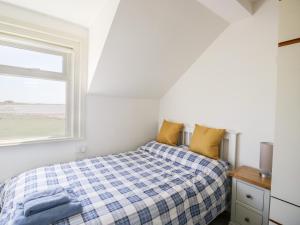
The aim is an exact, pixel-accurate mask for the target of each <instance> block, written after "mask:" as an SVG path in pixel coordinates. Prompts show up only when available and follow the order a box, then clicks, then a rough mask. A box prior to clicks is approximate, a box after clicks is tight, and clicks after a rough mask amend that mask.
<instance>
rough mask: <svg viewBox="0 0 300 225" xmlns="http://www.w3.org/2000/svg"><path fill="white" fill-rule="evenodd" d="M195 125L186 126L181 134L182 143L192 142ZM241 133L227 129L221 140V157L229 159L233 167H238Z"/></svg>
mask: <svg viewBox="0 0 300 225" xmlns="http://www.w3.org/2000/svg"><path fill="white" fill-rule="evenodd" d="M193 131H194V127H188V126H186V127H185V128H184V130H183V131H182V134H181V140H180V144H181V145H186V146H188V145H189V144H190V141H191V138H192V134H193ZM238 135H239V133H238V132H235V131H230V130H226V132H225V136H224V138H223V140H222V142H221V145H220V150H221V159H223V160H226V161H228V162H229V163H230V164H231V166H232V169H234V168H235V167H236V154H237V137H238Z"/></svg>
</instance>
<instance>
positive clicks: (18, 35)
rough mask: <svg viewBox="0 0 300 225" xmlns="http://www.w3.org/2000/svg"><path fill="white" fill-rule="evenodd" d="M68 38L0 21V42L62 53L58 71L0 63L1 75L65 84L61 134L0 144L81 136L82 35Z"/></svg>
mask: <svg viewBox="0 0 300 225" xmlns="http://www.w3.org/2000/svg"><path fill="white" fill-rule="evenodd" d="M72 38H73V39H72ZM72 38H71V39H70V37H69V36H68V38H66V37H64V36H60V35H59V36H58V35H56V34H55V35H54V34H49V33H45V32H41V31H38V30H33V29H28V28H27V27H26V28H24V27H20V26H16V25H14V24H7V23H4V22H3V21H0V44H1V45H5V46H10V47H15V48H19V49H25V50H32V51H36V52H40V53H46V54H53V55H58V56H62V57H63V65H62V66H63V70H62V72H61V73H59V72H53V71H46V70H40V69H37V68H23V67H17V66H8V65H0V74H1V75H4V76H5V75H6V76H19V77H25V78H26V77H27V78H36V79H43V80H56V81H64V82H65V84H66V114H65V115H66V118H65V120H66V122H65V126H66V127H65V128H66V133H65V136H64V137H53V138H45V139H43V138H41V137H36V138H30V139H29V138H24V139H14V140H7V141H2V142H0V146H10V145H21V144H31V143H44V142H45V143H47V142H54V141H66V140H82V139H84V136H85V130H84V128H85V126H84V121H85V120H84V115H85V108H84V105H85V92H86V79H85V77H86V76H83V71H85V69H84V68H86V66H85V65H84V64H85V61H84V60H83V58H82V54H81V53H82V52H83V51H84V50H85V49H84V48H83V45H84V43H83V40H82V39H80V38H78V37H76V36H74V37H72ZM85 72H86V71H85ZM20 74H22V75H20Z"/></svg>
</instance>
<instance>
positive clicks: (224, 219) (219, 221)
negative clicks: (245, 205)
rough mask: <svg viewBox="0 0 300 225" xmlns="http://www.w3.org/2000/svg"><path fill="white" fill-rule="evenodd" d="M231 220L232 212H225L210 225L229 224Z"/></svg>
mask: <svg viewBox="0 0 300 225" xmlns="http://www.w3.org/2000/svg"><path fill="white" fill-rule="evenodd" d="M229 220H230V214H229V213H228V212H224V213H222V214H221V215H219V216H218V217H217V218H216V219H215V220H214V221H213V222H211V223H210V225H228V224H229Z"/></svg>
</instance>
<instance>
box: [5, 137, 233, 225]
mask: <svg viewBox="0 0 300 225" xmlns="http://www.w3.org/2000/svg"><path fill="white" fill-rule="evenodd" d="M227 169H228V165H227V164H226V163H225V162H223V161H217V160H212V159H209V158H206V157H204V156H201V155H198V154H195V153H193V152H190V151H187V150H186V149H184V148H180V147H171V146H169V145H164V144H160V143H157V142H155V141H152V142H149V143H147V144H146V145H144V146H141V147H140V148H139V149H137V150H136V151H132V152H127V153H121V154H117V155H109V156H103V157H96V158H90V159H85V160H82V161H75V162H70V163H64V164H56V165H52V166H47V167H41V168H38V169H34V170H30V171H28V172H25V173H22V174H20V175H18V176H16V177H13V178H11V179H10V180H8V181H7V182H6V184H5V186H4V187H3V189H2V191H0V192H1V195H0V206H1V208H2V211H1V216H0V225H10V224H11V221H12V220H11V218H12V216H13V214H14V211H15V209H16V205H17V203H19V202H22V200H23V198H24V196H26V195H28V194H29V193H32V192H36V191H42V190H45V189H47V188H52V187H55V186H63V187H71V188H73V190H74V191H75V192H76V193H77V194H78V197H79V200H80V201H81V203H82V205H83V212H82V213H81V214H79V215H75V216H73V217H70V218H67V219H64V220H61V221H58V222H57V223H56V224H55V225H81V224H86V225H101V224H117V225H121V224H122V225H123V224H124V225H127V224H128V225H133V224H158V225H159V224H170V225H173V224H201V225H206V224H208V223H210V222H211V221H212V220H213V219H214V218H215V217H216V216H217V215H218V214H220V213H221V212H222V211H224V209H225V208H226V195H227V193H228V186H229V185H228V179H227V177H226V170H227Z"/></svg>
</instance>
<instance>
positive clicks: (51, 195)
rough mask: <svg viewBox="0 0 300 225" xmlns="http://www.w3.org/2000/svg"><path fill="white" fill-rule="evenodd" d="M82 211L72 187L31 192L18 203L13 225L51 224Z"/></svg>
mask: <svg viewBox="0 0 300 225" xmlns="http://www.w3.org/2000/svg"><path fill="white" fill-rule="evenodd" d="M65 197H67V198H65ZM66 199H67V201H66ZM64 201H65V203H62V202H64ZM39 207H40V208H39ZM25 211H26V212H27V214H28V216H26V215H25ZM81 212H82V206H81V203H80V201H78V200H77V195H76V194H75V193H74V191H73V190H72V189H68V188H67V189H63V188H56V189H51V190H47V191H43V192H36V193H33V194H30V195H28V196H27V197H26V198H25V199H24V202H23V203H19V204H17V209H16V211H15V214H14V216H13V225H49V224H52V223H55V222H57V221H59V220H61V219H64V218H67V217H70V216H73V215H76V214H78V213H81Z"/></svg>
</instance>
